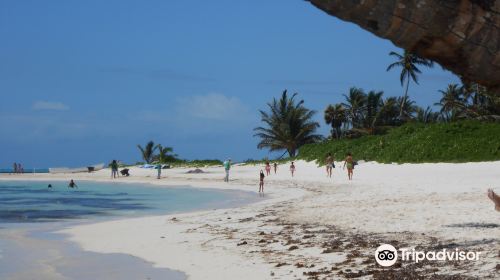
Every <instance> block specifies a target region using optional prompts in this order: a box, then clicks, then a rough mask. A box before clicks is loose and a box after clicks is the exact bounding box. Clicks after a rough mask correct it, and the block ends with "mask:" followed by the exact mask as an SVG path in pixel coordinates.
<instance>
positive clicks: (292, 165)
mask: <svg viewBox="0 0 500 280" xmlns="http://www.w3.org/2000/svg"><path fill="white" fill-rule="evenodd" d="M290 173H292V177H293V174H294V173H295V164H293V161H292V164H290Z"/></svg>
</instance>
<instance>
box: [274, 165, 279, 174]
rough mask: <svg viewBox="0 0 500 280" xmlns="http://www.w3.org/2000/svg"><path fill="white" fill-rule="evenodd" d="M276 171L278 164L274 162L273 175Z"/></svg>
mask: <svg viewBox="0 0 500 280" xmlns="http://www.w3.org/2000/svg"><path fill="white" fill-rule="evenodd" d="M277 170H278V164H277V163H276V162H275V163H274V174H276V171H277Z"/></svg>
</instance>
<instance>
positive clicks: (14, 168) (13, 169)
mask: <svg viewBox="0 0 500 280" xmlns="http://www.w3.org/2000/svg"><path fill="white" fill-rule="evenodd" d="M12 172H14V174H16V173H17V163H15V162H14V167H13V168H12Z"/></svg>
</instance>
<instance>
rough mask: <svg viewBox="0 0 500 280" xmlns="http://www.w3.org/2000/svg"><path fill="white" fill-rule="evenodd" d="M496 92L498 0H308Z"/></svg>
mask: <svg viewBox="0 0 500 280" xmlns="http://www.w3.org/2000/svg"><path fill="white" fill-rule="evenodd" d="M309 2H311V3H312V4H313V5H314V6H316V7H318V8H320V9H321V10H323V11H325V12H327V13H328V14H330V15H333V16H335V17H338V18H340V19H342V20H345V21H349V22H353V23H356V24H357V25H359V26H360V27H362V28H363V29H365V30H368V31H370V32H372V33H373V34H375V35H377V36H379V37H381V38H385V39H389V40H391V41H392V42H393V43H394V44H395V45H397V46H399V47H401V48H404V49H407V50H409V51H412V52H414V53H416V54H418V55H419V56H422V57H425V58H429V59H432V60H434V61H436V62H438V63H440V64H441V65H442V66H443V67H445V68H447V69H449V70H451V71H453V72H454V73H456V74H457V75H459V76H461V77H462V78H463V79H464V80H466V81H475V82H478V83H480V84H482V85H484V86H486V87H488V88H489V89H490V90H491V91H493V92H496V93H497V94H500V52H499V49H500V0H309Z"/></svg>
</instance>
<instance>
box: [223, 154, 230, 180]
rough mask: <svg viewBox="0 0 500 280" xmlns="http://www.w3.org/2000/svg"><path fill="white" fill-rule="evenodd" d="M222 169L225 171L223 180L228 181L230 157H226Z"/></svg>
mask: <svg viewBox="0 0 500 280" xmlns="http://www.w3.org/2000/svg"><path fill="white" fill-rule="evenodd" d="M223 165H224V171H225V172H226V176H225V177H224V182H229V170H230V169H231V159H230V158H229V159H227V160H226V161H224V163H223Z"/></svg>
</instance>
